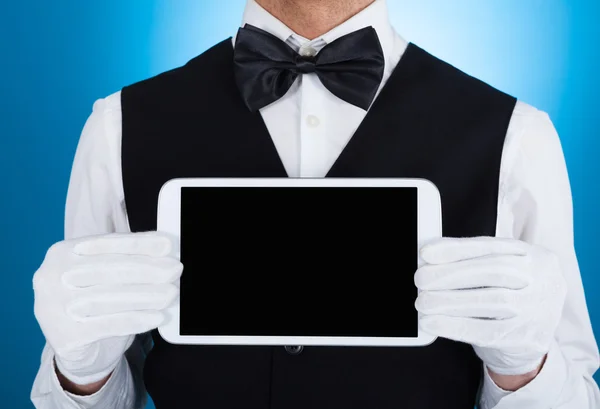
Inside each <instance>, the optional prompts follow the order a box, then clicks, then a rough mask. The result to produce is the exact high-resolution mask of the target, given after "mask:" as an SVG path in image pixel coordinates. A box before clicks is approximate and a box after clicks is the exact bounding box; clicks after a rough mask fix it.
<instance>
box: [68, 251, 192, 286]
mask: <svg viewBox="0 0 600 409" xmlns="http://www.w3.org/2000/svg"><path fill="white" fill-rule="evenodd" d="M98 257H101V258H96V257H92V260H90V259H89V258H88V257H86V258H84V259H83V260H82V261H81V262H78V263H77V264H76V265H75V267H74V268H72V269H71V270H69V271H66V272H65V273H64V274H63V276H62V280H63V283H65V284H66V285H68V286H71V287H77V288H85V287H92V286H98V285H112V284H163V283H172V282H174V281H175V280H177V279H178V278H179V277H180V276H181V273H182V271H183V265H182V264H181V262H180V261H179V260H177V259H175V258H171V257H163V258H157V257H148V256H129V255H121V254H110V255H105V256H98Z"/></svg>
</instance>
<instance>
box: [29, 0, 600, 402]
mask: <svg viewBox="0 0 600 409" xmlns="http://www.w3.org/2000/svg"><path fill="white" fill-rule="evenodd" d="M373 10H375V12H373ZM245 22H248V23H251V24H253V25H256V26H258V27H260V28H262V29H264V30H267V31H269V32H271V33H274V34H275V35H276V36H278V37H279V38H282V39H287V41H288V43H289V44H290V45H292V46H294V44H296V47H298V46H299V45H300V46H301V45H303V44H305V43H306V42H307V41H306V39H302V37H300V36H297V35H294V34H293V33H292V31H291V30H289V29H288V28H287V27H285V26H284V25H283V24H282V23H281V22H280V21H278V20H277V19H275V18H274V17H273V16H271V15H269V14H268V13H267V12H266V11H264V10H263V9H262V8H260V7H258V5H256V4H255V3H254V1H253V0H250V1H249V2H248V4H247V8H246V12H245V14H244V20H243V23H245ZM243 23H242V25H243ZM367 25H373V26H374V27H375V29H376V30H377V33H378V35H379V36H380V38H381V39H382V44H383V48H384V53H385V55H386V75H387V76H386V80H387V78H389V73H390V72H391V71H392V70H393V69H394V68H395V66H396V64H397V62H398V61H399V60H400V58H401V56H402V55H403V52H404V50H405V48H406V44H407V43H406V40H404V39H402V38H401V37H400V36H399V35H398V34H397V33H396V32H395V31H394V29H393V28H392V26H391V25H390V23H389V20H388V14H387V10H386V5H385V0H376V1H375V3H373V5H372V6H371V7H369V8H367V9H366V10H365V11H363V12H362V13H359V14H358V15H357V16H355V17H354V18H353V19H352V20H351V21H349V22H347V24H346V23H344V24H342V25H340V26H338V27H337V28H336V29H334V30H333V31H332V32H331V33H328V34H327V35H325V36H323V37H322V38H327V39H328V41H332V40H333V39H334V38H336V36H338V37H339V36H342V35H344V34H347V33H349V32H351V31H353V30H355V29H356V28H357V27H360V26H363V27H364V26H367ZM386 33H391V34H389V37H388V35H386ZM386 38H389V39H388V40H387V41H386ZM311 43H314V44H316V46H317V47H318V45H319V42H318V40H316V41H313V42H311ZM306 78H309V77H308V76H303V77H302V79H301V80H300V81H297V82H296V83H295V84H294V87H292V89H291V90H290V92H288V94H286V96H285V97H284V98H283V99H282V100H280V101H278V102H276V103H274V104H272V105H270V106H268V107H266V108H265V109H263V110H261V114H262V116H263V118H264V119H265V122H266V124H267V127H268V129H269V131H270V133H271V137H272V138H273V141H274V143H275V146H276V147H277V151H278V153H279V155H280V157H281V159H282V161H283V163H284V165H285V168H286V170H287V171H288V174H289V176H292V177H304V176H316V177H322V176H324V175H325V173H326V172H327V170H328V164H329V163H331V158H332V157H336V156H337V155H339V153H340V152H341V150H342V149H343V147H344V146H345V144H346V143H347V141H348V140H349V139H350V137H351V136H352V134H353V133H354V131H355V130H356V127H357V126H358V124H359V123H360V122H361V121H362V120H363V119H364V115H365V113H364V111H363V112H360V110H354V109H353V108H351V106H347V105H346V104H345V103H343V102H340V101H339V100H338V99H337V98H335V97H333V96H332V95H331V94H330V93H329V92H328V91H326V90H323V89H322V88H320V87H319V84H318V83H314V82H311V81H310V80H308V81H305V79H306ZM382 85H384V84H382ZM308 115H314V116H315V117H316V118H317V119H318V120H319V125H317V126H316V127H310V126H308V122H307V121H309V120H307V117H308ZM310 122H312V123H315V122H314V121H310ZM120 142H121V105H120V93H118V92H117V93H115V94H113V95H110V96H109V97H107V98H104V99H100V100H98V101H97V102H96V103H95V104H94V107H93V111H92V113H91V115H90V117H89V119H88V121H87V123H86V125H85V127H84V129H83V132H82V135H81V139H80V142H79V146H78V148H77V153H76V156H75V161H74V164H73V169H72V174H71V181H70V184H69V192H68V197H67V206H66V216H65V234H66V237H68V238H72V237H81V236H87V235H91V234H102V233H108V232H129V225H128V221H127V214H126V212H125V206H124V194H123V185H122V180H121V163H120V155H121V145H120ZM496 234H497V235H498V236H500V237H505V238H514V239H518V240H523V241H525V242H528V243H531V244H537V245H541V246H544V247H545V248H547V249H549V250H551V251H553V252H554V253H555V254H557V255H558V257H559V258H560V260H561V265H562V273H563V276H564V278H565V280H566V283H567V288H568V292H567V297H566V300H565V304H564V309H563V314H562V318H561V321H560V323H559V325H558V328H557V330H556V333H555V337H554V338H555V339H554V343H553V345H552V348H551V349H550V352H549V353H548V358H547V360H546V363H545V364H544V368H543V369H542V371H541V372H540V374H539V375H538V376H537V378H536V379H535V380H534V381H532V382H531V383H530V384H528V385H527V386H526V387H524V388H522V389H520V390H519V391H517V392H513V393H511V392H507V391H503V390H502V389H500V388H498V387H497V386H496V385H495V384H494V382H493V381H492V380H491V378H490V377H489V375H488V373H487V370H486V371H485V372H484V373H485V377H484V382H483V387H482V393H481V399H480V402H481V405H480V406H481V408H482V409H492V408H494V409H505V408H507V409H513V408H528V409H537V408H539V409H547V408H549V407H552V408H554V409H571V408H577V409H595V408H598V407H600V392H599V391H598V386H597V385H596V383H595V382H594V380H593V379H592V375H593V374H594V373H595V372H596V370H597V369H598V367H599V356H598V355H599V354H598V346H597V344H596V340H595V338H594V334H593V332H592V328H591V323H590V319H589V314H588V309H587V305H586V300H585V295H584V292H583V286H582V283H581V276H580V273H579V267H578V263H577V258H576V254H575V249H574V245H573V214H572V201H571V191H570V185H569V179H568V174H567V169H566V167H565V161H564V156H563V152H562V149H561V145H560V139H559V138H558V135H557V133H556V130H555V129H554V127H553V125H552V122H551V120H550V118H549V117H548V115H547V114H546V113H544V112H542V111H539V110H537V109H535V108H534V107H531V106H529V105H527V104H525V103H523V102H519V103H518V104H517V106H516V108H515V111H514V112H513V116H512V119H511V122H510V126H509V128H508V131H507V134H506V141H505V146H504V153H503V157H502V163H501V169H500V189H499V198H498V221H497V226H496ZM282 268H285V265H283V266H282ZM147 350H148V337H147V336H138V337H137V339H136V342H134V344H133V345H132V346H131V348H130V350H129V352H131V355H130V357H128V363H129V366H126V370H123V371H120V372H118V373H117V372H115V373H114V374H113V376H115V377H119V379H118V380H116V381H114V382H113V381H112V379H111V381H110V382H109V383H108V384H107V385H105V386H104V388H103V389H102V390H101V391H100V392H98V393H97V394H96V396H95V397H94V398H90V397H78V398H77V399H74V398H72V397H70V396H69V395H67V394H65V393H64V392H63V391H62V389H60V387H59V386H58V384H57V383H56V382H54V381H53V376H52V373H53V371H52V370H51V357H52V356H53V351H52V350H51V348H50V347H49V346H48V345H46V348H45V350H44V353H43V354H42V361H41V364H40V369H39V371H38V374H37V377H36V380H35V383H34V385H33V388H32V392H31V397H32V401H33V402H34V404H35V406H36V407H37V408H38V409H59V408H63V407H67V408H71V407H76V408H81V409H89V408H93V409H132V408H135V409H139V408H142V407H143V404H142V403H139V402H143V399H141V398H140V399H136V400H135V401H136V403H135V405H134V406H132V405H131V404H130V402H132V401H134V400H133V399H132V398H131V397H132V396H134V395H139V394H143V393H144V392H143V391H144V386H143V382H142V380H141V367H142V365H143V360H144V352H145V351H147ZM198 393H199V394H200V393H202V390H200V389H199V390H198ZM432 393H435V391H432ZM98 397H101V398H98ZM115 397H127V398H128V399H125V398H119V399H115ZM105 402H109V403H107V404H105ZM73 405H76V406H73Z"/></svg>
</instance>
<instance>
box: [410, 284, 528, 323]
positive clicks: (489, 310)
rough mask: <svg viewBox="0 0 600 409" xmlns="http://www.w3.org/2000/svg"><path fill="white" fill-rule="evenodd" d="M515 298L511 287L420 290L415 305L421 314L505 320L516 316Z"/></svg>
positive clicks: (517, 311)
mask: <svg viewBox="0 0 600 409" xmlns="http://www.w3.org/2000/svg"><path fill="white" fill-rule="evenodd" d="M517 297H518V292H517V291H515V290H506V289H496V288H482V289H477V290H456V291H423V292H421V293H419V296H418V297H417V301H416V302H415V307H416V309H417V310H418V311H419V312H421V313H422V314H425V315H445V316H449V317H472V318H487V319H506V318H512V317H515V316H518V315H519V313H520V311H519V305H520V303H519V302H518V300H517Z"/></svg>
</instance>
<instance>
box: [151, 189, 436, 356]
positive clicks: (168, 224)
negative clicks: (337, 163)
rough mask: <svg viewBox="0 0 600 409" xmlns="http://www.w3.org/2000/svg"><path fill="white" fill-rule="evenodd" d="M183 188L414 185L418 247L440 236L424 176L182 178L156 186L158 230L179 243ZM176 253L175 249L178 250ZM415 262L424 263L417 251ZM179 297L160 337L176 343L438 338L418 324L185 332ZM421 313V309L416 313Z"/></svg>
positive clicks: (367, 342) (416, 342)
mask: <svg viewBox="0 0 600 409" xmlns="http://www.w3.org/2000/svg"><path fill="white" fill-rule="evenodd" d="M183 187H412V188H417V192H418V208H417V209H418V241H417V242H418V245H419V248H421V247H422V246H423V244H425V243H426V242H428V241H430V240H432V239H435V238H438V237H441V236H442V207H441V197H440V193H439V190H438V189H437V187H436V186H435V185H434V184H433V183H432V182H430V181H428V180H425V179H414V178H411V179H395V178H180V179H173V180H170V181H168V182H167V183H165V184H164V185H163V187H162V188H161V190H160V193H159V198H158V211H157V230H158V231H159V232H163V233H167V234H169V235H170V236H172V237H174V238H175V239H176V240H175V241H176V242H178V239H179V236H180V221H181V188H183ZM176 257H179V249H177V250H176ZM417 258H418V265H419V266H420V265H422V260H421V258H420V257H419V256H418V255H417ZM178 300H179V299H177V300H175V302H174V303H173V304H172V305H171V306H170V307H169V308H167V309H166V310H165V313H166V320H165V323H164V324H163V325H162V326H160V327H159V328H158V331H159V333H160V335H161V337H162V338H163V339H164V340H166V341H167V342H169V343H172V344H180V345H283V346H285V345H302V346H313V345H321V346H382V347H383V346H426V345H429V344H431V343H432V342H434V341H435V339H436V337H435V336H433V335H430V334H428V333H425V332H424V331H422V330H421V329H420V328H419V330H418V336H417V337H411V338H403V337H394V338H384V337H289V336H286V337H284V336H187V335H186V336H183V335H180V334H179V301H178ZM418 314H420V313H418Z"/></svg>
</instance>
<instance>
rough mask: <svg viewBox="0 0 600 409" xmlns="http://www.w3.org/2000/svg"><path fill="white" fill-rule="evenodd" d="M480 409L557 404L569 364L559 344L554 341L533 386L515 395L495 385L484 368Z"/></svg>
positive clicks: (542, 408)
mask: <svg viewBox="0 0 600 409" xmlns="http://www.w3.org/2000/svg"><path fill="white" fill-rule="evenodd" d="M483 372H484V378H483V390H482V394H481V402H480V406H481V409H512V408H528V409H547V408H550V407H553V405H554V403H555V402H557V401H558V399H559V397H560V395H561V393H562V390H563V386H564V385H565V383H566V381H567V373H568V367H567V362H566V360H565V358H564V356H563V354H562V351H561V350H560V347H559V346H558V343H557V342H556V341H553V343H552V345H551V347H550V351H549V352H548V355H547V358H546V362H545V363H544V366H543V367H542V369H541V371H540V373H539V374H538V375H537V376H536V377H535V379H533V380H532V381H531V382H530V383H528V384H527V385H525V386H524V387H523V388H521V389H519V390H518V391H515V392H509V391H505V390H504V389H501V388H500V387H498V385H496V383H495V382H494V381H493V380H492V378H491V377H490V375H489V372H488V369H487V368H484V371H483Z"/></svg>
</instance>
